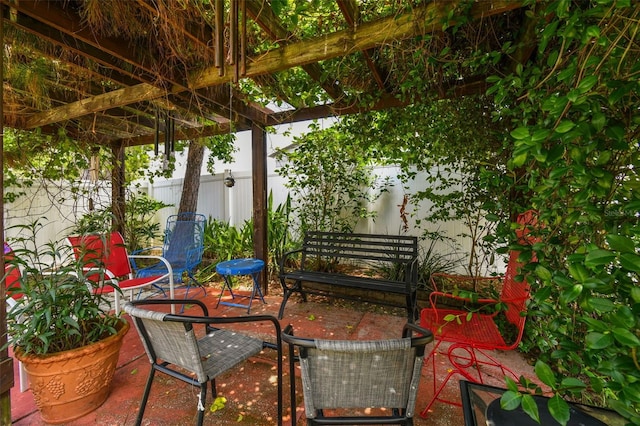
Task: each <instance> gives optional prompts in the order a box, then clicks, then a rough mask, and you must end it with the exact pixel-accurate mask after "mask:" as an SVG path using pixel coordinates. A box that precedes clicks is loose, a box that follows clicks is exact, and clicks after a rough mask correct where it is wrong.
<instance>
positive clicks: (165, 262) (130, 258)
mask: <svg viewBox="0 0 640 426" xmlns="http://www.w3.org/2000/svg"><path fill="white" fill-rule="evenodd" d="M127 257H128V258H129V262H132V263H133V262H134V260H133V259H155V260H159V261H160V262H162V263H164V266H166V268H167V273H166V274H164V275H162V276H163V277H164V276H173V268H171V264H170V263H169V261H168V260H167V259H165V258H164V257H162V256H154V255H139V254H130V255H128V256H127Z"/></svg>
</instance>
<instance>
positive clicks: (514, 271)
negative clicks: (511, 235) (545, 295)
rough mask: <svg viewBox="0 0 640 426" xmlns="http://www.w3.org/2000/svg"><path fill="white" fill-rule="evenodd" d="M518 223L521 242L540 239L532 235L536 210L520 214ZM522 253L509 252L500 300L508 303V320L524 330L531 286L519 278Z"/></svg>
mask: <svg viewBox="0 0 640 426" xmlns="http://www.w3.org/2000/svg"><path fill="white" fill-rule="evenodd" d="M517 223H518V224H519V225H520V226H519V227H518V228H517V229H516V235H517V237H518V243H519V244H523V245H533V244H535V243H536V242H538V241H539V238H537V237H532V236H531V235H530V232H531V228H532V227H535V226H536V225H537V223H538V222H537V215H536V212H535V211H533V210H529V211H526V212H524V213H522V214H520V215H519V216H518V219H517ZM520 253H521V252H520V251H519V250H512V251H511V252H510V254H509V263H508V264H507V270H506V272H505V275H504V280H503V283H502V291H501V294H500V301H501V302H504V303H505V304H506V305H507V310H506V312H505V316H506V318H507V320H508V321H509V322H510V323H512V324H513V325H515V326H516V327H517V328H518V330H520V331H521V332H522V330H523V329H524V323H525V320H526V316H525V315H524V312H526V310H527V301H528V300H529V295H530V288H529V284H528V283H527V281H526V280H525V279H524V278H522V277H519V278H522V280H521V281H518V279H517V276H518V274H519V273H520V268H522V266H523V265H524V264H523V262H521V261H519V260H518V258H519V257H520ZM534 260H535V259H534Z"/></svg>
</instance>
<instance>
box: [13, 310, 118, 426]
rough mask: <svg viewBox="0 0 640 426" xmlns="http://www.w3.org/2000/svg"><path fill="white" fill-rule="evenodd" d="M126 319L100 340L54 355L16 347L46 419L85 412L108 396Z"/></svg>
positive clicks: (60, 419)
mask: <svg viewBox="0 0 640 426" xmlns="http://www.w3.org/2000/svg"><path fill="white" fill-rule="evenodd" d="M127 331H129V323H128V322H127V321H125V320H123V322H122V326H121V327H120V329H119V330H118V333H117V334H114V335H113V336H110V337H108V338H106V339H104V340H101V341H100V342H97V343H93V344H91V345H88V346H85V347H82V348H78V349H73V350H70V351H64V352H58V353H54V354H50V355H32V354H25V353H24V352H23V351H21V350H20V348H16V350H15V356H16V358H17V359H19V360H20V361H22V363H23V364H24V366H25V370H26V372H27V376H28V377H29V381H30V382H31V392H32V393H33V397H34V399H35V402H36V406H37V407H38V410H39V411H40V414H41V416H42V420H44V421H45V422H47V423H52V424H60V423H66V422H69V421H71V420H74V419H77V418H79V417H82V416H84V415H85V414H87V413H89V412H91V411H93V410H95V409H96V408H98V407H99V406H100V405H102V403H103V402H104V401H105V400H106V399H107V396H108V395H109V390H110V388H111V380H112V379H113V373H114V372H115V369H116V365H117V363H118V356H119V354H120V348H121V347H122V339H123V338H124V336H125V334H127Z"/></svg>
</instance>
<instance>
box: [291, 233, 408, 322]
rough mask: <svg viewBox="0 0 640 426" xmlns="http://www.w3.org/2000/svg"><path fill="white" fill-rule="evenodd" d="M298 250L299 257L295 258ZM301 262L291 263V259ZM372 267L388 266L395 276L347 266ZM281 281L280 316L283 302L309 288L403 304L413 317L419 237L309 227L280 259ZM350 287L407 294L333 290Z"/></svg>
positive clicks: (311, 291) (318, 292) (325, 293)
mask: <svg viewBox="0 0 640 426" xmlns="http://www.w3.org/2000/svg"><path fill="white" fill-rule="evenodd" d="M298 255H300V256H301V257H300V260H299V262H296V261H292V258H293V257H294V256H298ZM294 263H295V264H298V265H299V266H298V267H291V266H289V265H291V264H294ZM347 265H349V266H351V265H353V266H356V267H361V269H357V270H358V271H361V272H362V268H365V269H364V272H367V273H370V272H371V271H372V269H371V268H370V267H371V266H374V267H375V266H386V267H387V268H392V269H390V270H392V271H394V274H393V278H385V277H378V276H370V274H362V273H361V274H358V275H356V274H349V271H348V270H346V269H348V268H345V267H344V266H347ZM279 277H280V283H281V284H282V289H283V290H284V297H283V299H282V303H281V304H280V311H279V313H278V318H280V319H282V316H283V315H284V307H285V305H286V304H287V300H289V297H290V296H291V295H292V294H293V293H295V292H298V293H300V295H301V296H302V299H303V300H304V301H305V302H306V301H307V297H306V295H307V294H316V295H322V296H333V297H340V298H344V299H356V300H365V299H366V301H368V302H372V303H376V304H381V305H390V306H398V307H404V308H406V310H407V317H408V319H409V321H410V322H413V321H414V320H415V319H416V318H417V316H418V310H417V306H416V287H417V282H418V239H417V238H416V237H411V236H400V235H377V234H341V233H334V232H307V233H306V234H305V237H304V242H303V244H302V247H301V248H299V249H297V250H292V251H289V252H287V253H285V255H284V256H283V257H282V259H280V273H279ZM305 283H320V284H328V285H329V286H328V287H327V286H322V287H323V288H318V286H309V285H307V284H305ZM334 286H337V287H346V288H352V289H360V290H365V291H366V292H369V291H371V290H374V291H379V292H385V293H393V294H400V295H404V296H405V298H404V301H405V303H404V304H400V303H398V302H395V303H394V302H393V301H389V300H375V299H374V298H371V297H362V296H360V297H356V296H352V295H348V294H345V292H341V294H339V293H338V292H335V291H332V290H333V287H334Z"/></svg>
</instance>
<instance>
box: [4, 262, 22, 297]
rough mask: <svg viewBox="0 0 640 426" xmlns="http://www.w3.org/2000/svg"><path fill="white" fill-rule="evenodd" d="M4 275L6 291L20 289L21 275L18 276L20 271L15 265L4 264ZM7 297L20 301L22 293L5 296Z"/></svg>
mask: <svg viewBox="0 0 640 426" xmlns="http://www.w3.org/2000/svg"><path fill="white" fill-rule="evenodd" d="M4 273H5V279H4V283H5V287H6V288H7V290H9V289H10V288H20V277H21V274H20V269H19V268H18V267H17V266H16V265H11V264H9V263H5V265H4ZM7 297H13V298H14V299H20V298H21V297H22V293H17V292H12V293H11V294H10V295H9V294H7Z"/></svg>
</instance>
